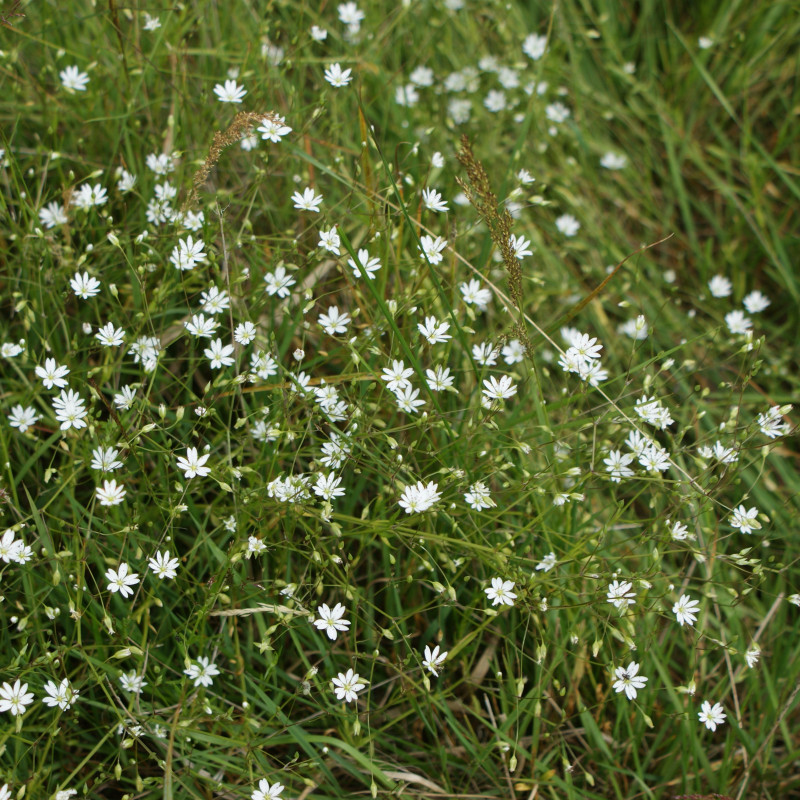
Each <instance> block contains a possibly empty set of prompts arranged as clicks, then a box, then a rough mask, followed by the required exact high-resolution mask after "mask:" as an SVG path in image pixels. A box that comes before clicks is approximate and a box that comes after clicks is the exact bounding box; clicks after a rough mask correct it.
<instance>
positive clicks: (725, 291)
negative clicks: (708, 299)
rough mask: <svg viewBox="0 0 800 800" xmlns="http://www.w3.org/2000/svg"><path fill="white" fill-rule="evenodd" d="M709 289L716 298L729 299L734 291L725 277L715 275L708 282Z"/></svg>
mask: <svg viewBox="0 0 800 800" xmlns="http://www.w3.org/2000/svg"><path fill="white" fill-rule="evenodd" d="M708 289H709V291H710V292H711V294H712V295H713V296H714V297H728V295H730V293H731V292H732V291H733V284H732V283H731V282H730V279H729V278H726V277H725V276H724V275H715V276H714V277H713V278H712V279H711V280H710V281H709V282H708Z"/></svg>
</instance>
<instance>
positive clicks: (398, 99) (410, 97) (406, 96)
mask: <svg viewBox="0 0 800 800" xmlns="http://www.w3.org/2000/svg"><path fill="white" fill-rule="evenodd" d="M394 101H395V103H397V105H399V106H405V107H407V108H412V107H413V106H415V105H416V104H417V103H418V102H419V92H418V91H417V89H416V87H415V86H414V84H413V83H407V84H406V85H405V86H398V87H397V88H396V89H395V90H394Z"/></svg>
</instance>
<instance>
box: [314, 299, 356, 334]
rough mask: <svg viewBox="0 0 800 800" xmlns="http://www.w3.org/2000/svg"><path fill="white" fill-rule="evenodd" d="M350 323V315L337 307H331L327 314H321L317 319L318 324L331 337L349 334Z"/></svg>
mask: <svg viewBox="0 0 800 800" xmlns="http://www.w3.org/2000/svg"><path fill="white" fill-rule="evenodd" d="M350 322H351V319H350V315H349V314H348V313H347V312H345V311H342V312H340V311H339V309H338V307H337V306H330V307H329V308H328V311H327V313H325V314H320V315H319V317H318V319H317V323H318V324H319V325H320V326H321V328H322V330H324V331H325V333H327V334H328V335H329V336H335V335H336V334H337V333H347V326H348V325H349V324H350Z"/></svg>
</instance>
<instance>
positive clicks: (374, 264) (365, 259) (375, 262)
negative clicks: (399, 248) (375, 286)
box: [347, 248, 381, 280]
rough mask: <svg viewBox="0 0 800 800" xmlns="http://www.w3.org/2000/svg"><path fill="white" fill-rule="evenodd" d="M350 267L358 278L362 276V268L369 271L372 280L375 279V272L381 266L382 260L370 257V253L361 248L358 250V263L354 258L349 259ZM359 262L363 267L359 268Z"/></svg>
mask: <svg viewBox="0 0 800 800" xmlns="http://www.w3.org/2000/svg"><path fill="white" fill-rule="evenodd" d="M347 263H348V265H349V266H350V269H352V270H353V275H354V277H356V278H360V277H362V271H361V270H362V269H363V271H364V272H366V273H367V277H368V278H369V279H370V280H374V278H375V273H376V272H377V271H378V270H379V269H380V268H381V261H380V259H379V258H370V255H369V253H368V252H367V251H366V250H364V249H363V248H361V249H360V250H359V251H358V264H357V263H356V262H355V261H353V259H352V258H348V259H347ZM359 264H360V265H361V268H360V269H359Z"/></svg>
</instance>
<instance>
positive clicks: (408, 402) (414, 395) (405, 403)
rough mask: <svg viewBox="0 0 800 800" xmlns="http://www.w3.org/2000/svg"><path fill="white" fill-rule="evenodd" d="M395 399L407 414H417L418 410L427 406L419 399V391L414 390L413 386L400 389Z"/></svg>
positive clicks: (395, 394)
mask: <svg viewBox="0 0 800 800" xmlns="http://www.w3.org/2000/svg"><path fill="white" fill-rule="evenodd" d="M394 397H395V400H397V407H398V408H399V409H400V410H401V411H405V412H406V414H416V413H417V409H418V408H419V407H420V406H423V405H425V401H424V400H420V399H419V389H413V388H412V387H411V386H405V387H404V388H402V389H398V390H397V391H396V392H395V393H394Z"/></svg>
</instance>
